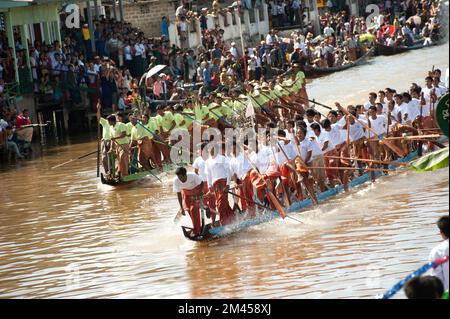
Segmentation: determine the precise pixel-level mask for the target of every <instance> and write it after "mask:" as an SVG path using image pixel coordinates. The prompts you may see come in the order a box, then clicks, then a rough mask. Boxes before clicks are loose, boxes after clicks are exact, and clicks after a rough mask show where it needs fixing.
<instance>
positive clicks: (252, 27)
mask: <svg viewBox="0 0 450 319" xmlns="http://www.w3.org/2000/svg"><path fill="white" fill-rule="evenodd" d="M262 10H263V16H264V17H263V19H260V13H259V10H258V9H256V10H255V11H254V12H255V18H256V19H255V22H253V23H250V12H249V11H248V10H244V15H243V19H242V33H243V35H244V42H247V41H249V40H250V39H252V38H253V39H255V38H258V40H259V39H260V38H261V35H263V36H264V37H265V35H266V34H267V33H268V32H269V13H268V6H267V5H266V4H264V5H263V9H262ZM232 15H234V16H235V18H236V24H233V17H232ZM227 19H228V23H229V26H227V27H225V25H224V18H223V17H222V16H219V21H220V27H221V28H222V29H223V30H224V31H225V33H224V40H225V41H231V40H235V41H236V43H237V44H238V47H240V43H241V41H240V27H239V17H238V14H237V13H235V12H233V13H228V17H227ZM194 23H195V28H194V27H193V26H192V25H189V32H188V33H189V40H188V44H189V47H190V48H197V47H198V46H199V45H201V29H200V22H199V21H195V22H194ZM208 29H214V19H213V17H208ZM193 30H195V32H191V31H193ZM169 39H170V43H171V44H175V45H177V46H180V39H179V36H178V31H177V27H176V25H175V23H171V24H170V26H169Z"/></svg>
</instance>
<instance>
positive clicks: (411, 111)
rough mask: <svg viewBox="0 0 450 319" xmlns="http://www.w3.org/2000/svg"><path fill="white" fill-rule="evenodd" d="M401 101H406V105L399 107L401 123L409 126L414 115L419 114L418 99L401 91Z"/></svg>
mask: <svg viewBox="0 0 450 319" xmlns="http://www.w3.org/2000/svg"><path fill="white" fill-rule="evenodd" d="M403 103H406V105H407V107H406V108H403V109H400V113H401V115H400V117H401V118H402V120H403V122H402V123H403V124H406V125H409V126H411V125H412V122H414V120H415V119H416V117H417V116H419V115H420V100H418V99H413V98H412V96H411V95H410V94H409V93H407V92H405V93H403Z"/></svg>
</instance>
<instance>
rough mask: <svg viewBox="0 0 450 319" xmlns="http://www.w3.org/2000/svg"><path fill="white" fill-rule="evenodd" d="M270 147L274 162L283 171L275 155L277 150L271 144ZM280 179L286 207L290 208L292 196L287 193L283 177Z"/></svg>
mask: <svg viewBox="0 0 450 319" xmlns="http://www.w3.org/2000/svg"><path fill="white" fill-rule="evenodd" d="M278 144H279V143H278ZM270 149H271V150H272V154H273V159H274V162H275V164H276V165H277V168H278V170H279V171H280V172H281V169H280V165H278V163H277V157H276V155H275V151H274V150H273V146H272V145H271V146H270ZM280 180H281V191H282V195H281V196H282V198H283V202H284V206H285V207H286V208H289V207H290V206H291V200H290V198H289V196H288V194H287V190H286V187H285V186H284V184H283V179H281V178H280Z"/></svg>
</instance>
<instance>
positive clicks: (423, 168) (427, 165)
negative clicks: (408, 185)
mask: <svg viewBox="0 0 450 319" xmlns="http://www.w3.org/2000/svg"><path fill="white" fill-rule="evenodd" d="M411 167H412V169H413V170H415V171H417V172H431V171H435V170H438V169H440V168H445V167H448V146H447V147H445V148H443V149H440V150H438V151H435V152H433V153H430V154H427V155H425V156H423V157H421V158H419V159H417V160H415V161H412V162H411Z"/></svg>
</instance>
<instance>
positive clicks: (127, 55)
mask: <svg viewBox="0 0 450 319" xmlns="http://www.w3.org/2000/svg"><path fill="white" fill-rule="evenodd" d="M123 53H124V55H125V60H127V61H130V60H133V57H132V55H131V46H130V45H127V46H125V48H123Z"/></svg>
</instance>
